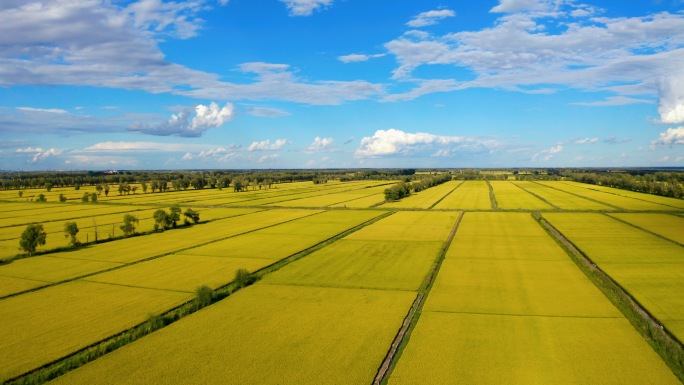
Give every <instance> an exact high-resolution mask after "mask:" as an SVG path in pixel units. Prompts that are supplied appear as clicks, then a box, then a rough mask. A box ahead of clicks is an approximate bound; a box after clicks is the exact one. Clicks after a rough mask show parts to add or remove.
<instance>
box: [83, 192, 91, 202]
mask: <svg viewBox="0 0 684 385" xmlns="http://www.w3.org/2000/svg"><path fill="white" fill-rule="evenodd" d="M89 200H90V194H88V193H87V192H86V193H83V196H82V197H81V202H83V203H88V201H89Z"/></svg>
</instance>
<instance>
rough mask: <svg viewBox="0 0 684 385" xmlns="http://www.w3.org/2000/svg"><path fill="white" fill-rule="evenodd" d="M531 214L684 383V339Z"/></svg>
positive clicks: (547, 225)
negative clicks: (675, 334)
mask: <svg viewBox="0 0 684 385" xmlns="http://www.w3.org/2000/svg"><path fill="white" fill-rule="evenodd" d="M532 216H533V217H534V219H535V220H536V221H537V222H538V223H539V224H540V225H541V226H542V228H544V230H546V232H547V233H548V234H549V235H550V236H551V237H552V238H553V239H554V240H555V241H556V242H557V243H558V244H559V245H560V246H561V247H562V248H563V249H564V250H565V251H566V253H567V254H568V255H569V256H570V258H571V259H572V260H573V262H575V264H576V265H577V266H578V267H579V268H580V270H581V271H582V272H583V273H584V274H585V275H586V276H587V277H588V278H589V280H591V282H592V283H594V285H596V286H597V287H598V288H599V290H601V292H602V293H603V294H604V295H605V296H606V298H608V300H609V301H610V302H611V303H613V305H614V306H615V307H616V308H617V309H618V310H620V312H621V313H622V314H624V316H625V318H627V320H628V321H629V323H630V324H632V326H633V327H634V329H636V331H637V332H638V333H639V334H641V336H642V337H643V338H644V339H645V340H646V342H648V344H649V345H650V346H651V347H652V348H653V350H654V351H655V352H656V353H657V354H658V355H659V356H660V357H661V358H662V360H663V361H664V362H665V364H667V366H668V367H669V368H670V370H672V373H673V374H674V375H675V376H676V377H677V378H678V379H679V381H681V382H682V383H684V345H682V342H681V341H679V339H677V337H676V336H674V334H672V333H671V332H670V331H669V330H668V329H667V328H666V327H665V326H664V325H663V324H662V323H660V321H658V319H657V318H656V317H654V316H653V315H652V314H651V313H650V312H649V311H648V310H647V309H646V308H645V307H643V306H642V305H641V304H640V303H639V302H638V301H637V300H636V299H635V298H634V297H633V296H632V295H631V294H630V293H629V292H628V291H627V290H625V288H623V287H622V286H621V285H620V283H618V282H617V281H615V280H614V279H613V278H612V277H611V276H610V275H608V274H607V273H606V272H604V271H603V270H602V269H601V268H600V267H599V266H597V265H596V264H595V263H594V261H593V260H592V259H591V258H590V257H589V256H588V255H587V254H585V253H584V252H583V251H582V250H581V249H580V248H578V247H577V246H576V245H575V244H574V243H573V242H572V241H570V240H569V239H567V238H566V237H565V236H564V235H563V234H562V233H561V232H560V231H559V230H558V229H556V228H555V227H554V226H553V225H552V224H551V223H549V222H548V221H547V220H546V219H545V218H544V217H543V216H542V215H541V214H540V213H539V212H534V213H532Z"/></svg>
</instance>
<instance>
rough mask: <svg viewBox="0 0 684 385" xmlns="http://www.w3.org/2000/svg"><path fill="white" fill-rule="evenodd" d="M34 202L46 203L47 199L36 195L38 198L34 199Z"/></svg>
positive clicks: (41, 195)
mask: <svg viewBox="0 0 684 385" xmlns="http://www.w3.org/2000/svg"><path fill="white" fill-rule="evenodd" d="M36 202H47V198H45V195H43V194H38V198H36Z"/></svg>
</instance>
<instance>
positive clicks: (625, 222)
mask: <svg viewBox="0 0 684 385" xmlns="http://www.w3.org/2000/svg"><path fill="white" fill-rule="evenodd" d="M610 214H623V213H603V215H606V216H608V217H610V218H611V219H615V220H616V221H618V222H621V223H624V224H626V225H629V226H631V227H634V228H635V229H637V230H640V231H643V232H645V233H648V234H651V235H653V236H655V237H658V238H660V239H662V240H665V241H668V242H672V243H674V244H675V245H677V246H681V247H684V244H682V243H679V242H677V241H675V240H674V239H670V238H668V237H666V236H664V235H660V234H658V233H654V232H653V231H651V230H649V229H645V228H643V227H641V226H639V225H635V224H634V223H630V222H627V221H626V220H624V219H621V218H618V217H616V216H613V215H610ZM663 214H667V213H663ZM667 215H669V214H667Z"/></svg>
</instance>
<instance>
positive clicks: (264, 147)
mask: <svg viewBox="0 0 684 385" xmlns="http://www.w3.org/2000/svg"><path fill="white" fill-rule="evenodd" d="M287 143H288V141H287V139H276V141H275V142H274V143H271V141H270V140H268V139H266V140H263V141H261V142H252V144H250V145H249V147H247V151H277V150H280V149H281V148H283V146H285V145H286V144H287Z"/></svg>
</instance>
